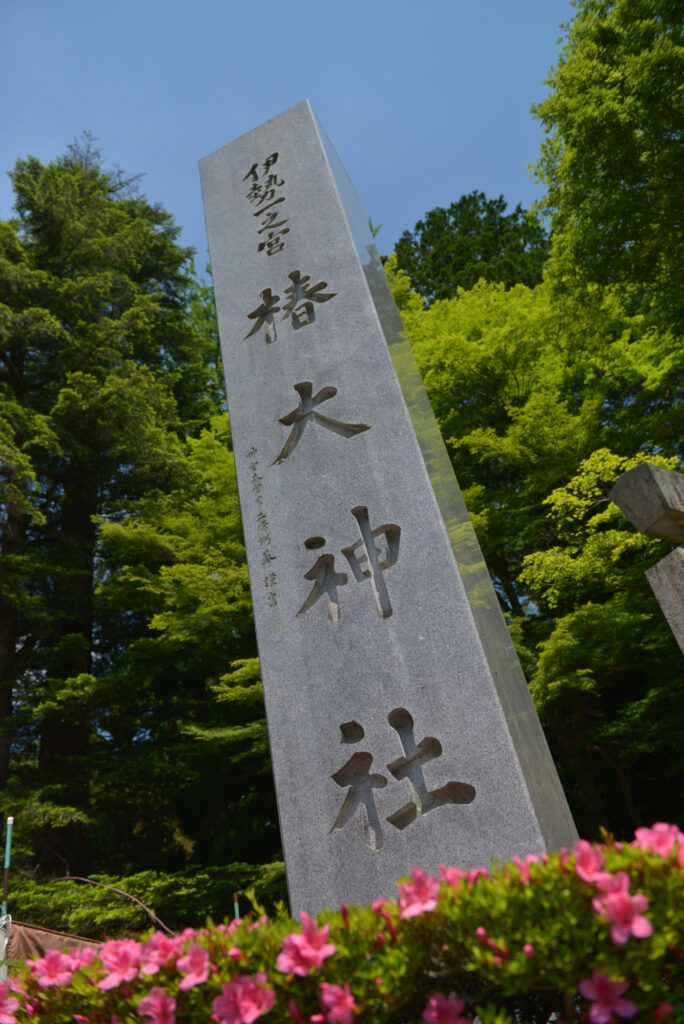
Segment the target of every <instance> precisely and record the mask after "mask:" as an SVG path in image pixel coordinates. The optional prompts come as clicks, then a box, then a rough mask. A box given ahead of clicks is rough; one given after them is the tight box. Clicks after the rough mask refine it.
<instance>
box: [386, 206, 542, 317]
mask: <svg viewBox="0 0 684 1024" xmlns="http://www.w3.org/2000/svg"><path fill="white" fill-rule="evenodd" d="M547 252H548V238H547V235H546V232H545V230H544V227H543V225H542V224H541V222H540V221H539V220H538V219H537V218H536V217H535V215H534V214H532V213H530V212H529V211H526V210H524V209H523V207H522V206H521V205H520V204H518V205H517V206H516V208H515V210H513V212H512V213H506V200H505V199H504V197H503V196H499V198H498V199H487V197H486V196H485V194H484V192H471V193H470V194H469V195H466V196H461V198H460V199H459V200H458V201H457V202H455V203H452V204H451V205H450V206H449V207H448V209H445V208H444V207H441V206H437V207H436V208H435V209H434V210H430V211H429V212H428V213H426V214H425V217H424V219H423V220H420V221H418V223H417V224H416V226H415V228H414V229H413V231H412V232H411V231H404V233H403V234H402V236H401V238H400V239H399V241H398V242H397V244H396V246H395V248H394V254H395V256H396V260H397V266H398V267H399V268H400V269H401V270H403V271H404V272H405V273H407V274H408V276H409V278H410V280H411V285H412V287H413V288H414V289H415V290H416V291H417V292H419V293H420V294H421V295H422V296H423V298H424V299H425V301H426V302H428V303H429V302H433V301H434V300H435V299H447V298H450V297H451V296H453V295H455V294H456V292H457V290H458V289H459V288H472V287H473V285H474V284H476V283H477V281H478V280H479V279H480V278H484V279H485V281H500V282H502V283H503V284H504V285H505V286H506V287H507V288H508V287H511V286H512V285H514V284H518V283H521V284H526V285H529V286H532V285H535V284H538V283H539V282H540V281H541V277H542V268H543V265H544V261H545V259H546V256H547Z"/></svg>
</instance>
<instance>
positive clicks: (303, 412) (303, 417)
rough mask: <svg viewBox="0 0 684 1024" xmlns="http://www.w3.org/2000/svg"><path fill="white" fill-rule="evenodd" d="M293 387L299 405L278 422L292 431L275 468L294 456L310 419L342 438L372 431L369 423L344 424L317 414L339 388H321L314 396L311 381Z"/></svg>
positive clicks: (275, 463)
mask: <svg viewBox="0 0 684 1024" xmlns="http://www.w3.org/2000/svg"><path fill="white" fill-rule="evenodd" d="M293 387H294V389H295V391H296V392H297V394H298V395H299V405H298V406H297V408H296V409H293V410H292V412H289V413H288V414H287V416H283V417H281V419H279V420H278V422H279V423H282V424H283V426H284V427H291V428H292V429H291V430H290V434H289V436H288V439H287V441H286V442H285V444H284V446H283V448H282V449H281V451H280V452H279V453H278V455H277V457H276V458H275V459H274V460H273V462H272V465H273V466H276V465H278V464H279V463H281V462H285V460H286V459H287V458H288V456H289V455H291V454H292V452H293V451H294V450H295V448H296V447H297V445H298V443H299V439H300V437H301V436H302V434H303V433H304V428H305V427H306V424H307V423H308V422H309V419H310V418H313V420H314V421H315V422H316V423H320V424H321V426H322V427H325V428H326V429H327V430H332V432H333V433H335V434H340V435H341V436H342V437H355V436H356V434H362V433H363V432H364V430H370V427H369V426H368V424H367V423H343V422H342V420H335V419H332V417H330V416H324V415H323V413H321V412H317V410H316V406H318V405H320V404H321V402H327V401H328V399H330V398H334V397H335V395H336V394H337V388H333V387H324V388H321V390H320V391H319V392H318V394H316V395H314V394H313V385H312V383H311V381H310V380H304V381H302V382H301V383H300V384H294V385H293Z"/></svg>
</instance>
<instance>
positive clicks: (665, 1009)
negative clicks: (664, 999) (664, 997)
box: [654, 1003, 674, 1024]
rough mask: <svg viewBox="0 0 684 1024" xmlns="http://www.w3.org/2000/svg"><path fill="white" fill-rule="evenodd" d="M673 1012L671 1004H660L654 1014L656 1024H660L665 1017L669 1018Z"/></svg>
mask: <svg viewBox="0 0 684 1024" xmlns="http://www.w3.org/2000/svg"><path fill="white" fill-rule="evenodd" d="M673 1010H674V1006H673V1005H672V1003H661V1004H660V1006H659V1007H658V1009H657V1010H656V1012H655V1014H654V1020H655V1022H656V1024H660V1021H661V1020H665V1018H666V1017H669V1016H670V1014H671V1013H672V1011H673Z"/></svg>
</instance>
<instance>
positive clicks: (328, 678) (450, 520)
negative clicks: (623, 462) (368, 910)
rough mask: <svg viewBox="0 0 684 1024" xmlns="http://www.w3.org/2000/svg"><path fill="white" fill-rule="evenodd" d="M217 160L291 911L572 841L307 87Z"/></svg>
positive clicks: (244, 503)
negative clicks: (441, 867) (425, 873)
mask: <svg viewBox="0 0 684 1024" xmlns="http://www.w3.org/2000/svg"><path fill="white" fill-rule="evenodd" d="M200 169H201V177H202V187H203V192H204V203H205V213H206V221H207V229H208V235H209V246H210V255H211V266H212V275H213V281H214V289H215V296H216V306H217V312H218V321H219V331H220V336H221V345H222V351H223V361H224V367H225V374H226V386H227V392H228V407H229V411H230V417H231V428H232V435H233V444H234V451H235V460H236V465H237V477H238V487H239V492H240V502H241V508H242V513H243V518H244V529H245V541H246V547H247V560H248V566H249V574H250V581H251V588H252V597H253V603H254V616H255V621H256V628H257V637H258V643H259V654H260V659H261V670H262V678H263V685H264V696H265V702H266V712H267V718H268V727H269V737H270V743H271V752H272V759H273V769H274V775H275V784H276V793H277V798H278V807H279V815H280V825H281V832H282V838H283V846H284V854H285V865H286V870H287V878H288V886H289V892H290V902H291V907H292V910H293V912H295V913H298V912H300V911H301V910H306V911H307V912H308V913H310V914H312V913H317V912H318V911H320V910H321V909H323V908H324V907H326V906H333V907H334V906H339V904H340V903H341V902H342V901H346V902H352V903H353V902H368V901H371V900H373V899H375V898H377V897H379V896H383V895H390V894H392V893H393V892H395V889H394V883H395V882H396V880H397V879H398V878H399V877H400V876H402V875H405V874H408V873H409V872H410V870H411V868H413V867H414V866H416V865H422V866H423V867H424V868H425V869H426V870H429V871H433V872H434V871H435V870H436V868H437V865H438V863H439V862H442V861H443V862H446V863H449V864H455V865H458V866H461V867H472V866H476V865H481V864H487V863H489V862H491V861H494V860H505V859H508V858H510V857H512V856H513V855H514V854H519V855H525V854H527V853H537V854H539V853H541V852H542V851H544V850H545V849H547V848H555V847H558V846H561V845H569V844H571V843H572V842H573V841H574V840H575V838H576V832H575V829H574V825H573V822H572V818H571V816H570V813H569V810H568V807H567V804H566V801H565V797H564V794H563V792H562V789H561V786H560V783H559V780H558V777H557V774H556V770H555V767H554V765H553V762H552V760H551V757H550V755H549V751H548V748H547V745H546V742H545V739H544V736H543V733H542V730H541V727H540V724H539V721H538V718H537V716H536V713H535V710H534V707H533V705H532V701H531V699H530V695H529V692H528V689H527V685H526V683H525V679H524V677H523V675H522V672H521V669H520V666H519V664H518V661H517V658H516V655H515V652H514V650H513V646H512V644H511V641H510V637H509V635H508V631H507V628H506V625H505V623H504V620H503V617H502V615H501V612H500V610H499V607H498V603H497V600H496V596H495V593H494V590H493V587H492V584H491V581H490V579H489V576H488V573H487V570H486V568H485V566H484V562H483V559H482V554H481V552H480V549H479V547H478V544H477V540H476V538H475V535H474V532H473V529H472V526H471V525H470V521H469V519H468V514H467V511H466V509H465V506H464V503H463V500H462V498H461V495H460V492H459V489H458V485H457V483H456V479H455V477H454V474H453V471H452V468H451V464H450V461H449V458H448V455H447V453H446V451H445V448H444V445H443V443H442V440H441V437H440V436H439V431H438V429H437V425H436V423H435V420H434V417H433V415H432V411H431V409H430V406H429V403H428V400H427V396H426V394H425V391H424V389H423V386H422V383H421V380H420V377H419V375H418V371H417V368H416V366H415V363H414V362H413V357H412V354H411V350H410V348H409V345H408V342H407V340H406V337H405V335H404V333H403V330H402V325H401V320H400V318H399V315H398V312H397V310H396V307H395V306H394V303H393V300H392V297H391V293H390V291H389V288H388V285H387V282H386V280H385V275H384V272H383V269H382V265H381V263H380V260H379V258H378V254H377V251H376V249H375V247H374V245H373V242H372V238H371V236H370V233H369V230H368V226H367V221H366V219H365V217H364V215H363V213H362V211H361V209H360V206H359V202H358V199H357V198H356V195H355V192H354V189H353V187H352V185H351V182H350V181H349V179H348V177H347V175H346V173H345V171H344V169H343V167H342V165H341V163H340V161H339V159H338V157H337V156H336V154H335V152H334V150H333V149H332V146H331V145H330V142H329V141H328V139H327V137H326V135H325V133H324V131H323V129H322V127H321V125H320V123H319V122H318V120H317V119H316V117H315V115H314V113H313V111H312V109H311V107H310V105H309V103H308V101H304V102H302V103H299V104H297V105H296V106H294V107H292V108H291V109H289V110H287V111H286V112H285V113H283V114H281V115H280V116H279V117H276V118H274V119H273V120H272V121H269V122H267V123H266V124H264V125H262V126H261V127H259V128H256V129H255V130H254V131H252V132H250V133H248V134H247V135H244V136H242V137H241V138H239V139H237V140H236V141H234V142H232V143H230V144H229V145H227V146H225V147H223V148H222V149H219V150H217V151H216V152H215V153H212V154H211V155H210V156H207V157H206V158H205V159H204V160H202V161H201V163H200ZM400 380H401V384H400Z"/></svg>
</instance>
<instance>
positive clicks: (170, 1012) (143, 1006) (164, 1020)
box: [138, 985, 176, 1024]
mask: <svg viewBox="0 0 684 1024" xmlns="http://www.w3.org/2000/svg"><path fill="white" fill-rule="evenodd" d="M138 1013H139V1014H140V1016H141V1017H149V1018H150V1024H176V1000H175V999H174V998H173V996H170V995H169V993H168V992H165V991H164V989H163V988H160V987H159V985H155V987H154V988H151V989H150V991H149V992H148V994H147V995H146V996H145V997H144V998H143V999H141V1000H140V1002H139V1003H138Z"/></svg>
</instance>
